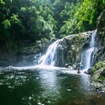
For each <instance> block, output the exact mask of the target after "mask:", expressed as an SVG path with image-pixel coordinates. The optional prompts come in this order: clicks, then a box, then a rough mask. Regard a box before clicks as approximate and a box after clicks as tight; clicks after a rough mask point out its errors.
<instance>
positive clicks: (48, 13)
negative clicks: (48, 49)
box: [0, 0, 105, 49]
mask: <svg viewBox="0 0 105 105" xmlns="http://www.w3.org/2000/svg"><path fill="white" fill-rule="evenodd" d="M104 5H105V0H0V23H1V24H0V46H3V47H13V48H15V49H16V46H20V45H21V44H22V43H25V42H27V41H28V42H35V41H36V40H40V39H41V38H44V37H46V38H47V39H49V40H52V39H53V38H55V37H57V38H59V37H61V36H62V35H67V34H70V33H77V32H80V31H87V30H92V29H95V26H96V22H97V18H98V16H99V14H100V13H101V12H102V11H103V9H104V8H105V6H104Z"/></svg>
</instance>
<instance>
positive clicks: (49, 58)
mask: <svg viewBox="0 0 105 105" xmlns="http://www.w3.org/2000/svg"><path fill="white" fill-rule="evenodd" d="M60 41H61V40H57V41H55V42H54V43H52V44H51V45H50V46H49V47H48V49H47V52H46V54H45V55H43V56H42V57H41V58H40V59H39V64H40V65H51V66H54V65H55V63H56V59H57V51H56V50H57V48H58V45H59V42H60Z"/></svg>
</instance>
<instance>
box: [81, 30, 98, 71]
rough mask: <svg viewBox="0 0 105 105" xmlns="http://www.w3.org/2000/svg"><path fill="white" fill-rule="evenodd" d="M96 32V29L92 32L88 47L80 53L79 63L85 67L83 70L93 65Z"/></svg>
mask: <svg viewBox="0 0 105 105" xmlns="http://www.w3.org/2000/svg"><path fill="white" fill-rule="evenodd" d="M96 33H97V31H96V30H95V31H94V32H93V33H92V35H91V39H90V45H89V48H87V49H86V50H85V51H84V52H83V53H82V56H81V63H82V66H83V69H85V70H88V69H89V68H91V67H92V66H93V62H94V52H95V49H96V47H95V37H96Z"/></svg>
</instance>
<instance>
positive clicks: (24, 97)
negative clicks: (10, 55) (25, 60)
mask: <svg viewBox="0 0 105 105" xmlns="http://www.w3.org/2000/svg"><path fill="white" fill-rule="evenodd" d="M89 79H90V77H89V76H88V75H85V74H81V75H77V74H76V72H75V71H74V70H73V71H70V70H66V69H64V68H63V69H62V68H59V69H58V68H47V67H46V68H44V69H42V68H34V69H33V70H29V69H25V70H23V69H22V70H20V69H19V68H18V69H13V68H11V69H10V68H9V70H7V69H6V70H5V69H4V70H2V71H1V72H0V105H105V100H104V97H102V96H101V95H99V94H97V93H96V92H95V91H93V90H91V88H90V82H89Z"/></svg>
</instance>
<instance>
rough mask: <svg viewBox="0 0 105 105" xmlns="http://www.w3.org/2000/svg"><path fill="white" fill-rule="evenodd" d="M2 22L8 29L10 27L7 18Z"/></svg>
mask: <svg viewBox="0 0 105 105" xmlns="http://www.w3.org/2000/svg"><path fill="white" fill-rule="evenodd" d="M2 24H3V26H4V28H5V29H9V28H10V27H11V22H10V20H8V19H6V20H4V21H3V23H2Z"/></svg>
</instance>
